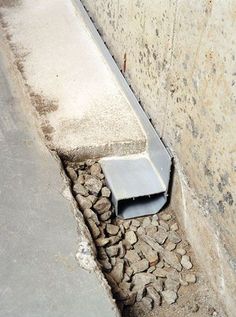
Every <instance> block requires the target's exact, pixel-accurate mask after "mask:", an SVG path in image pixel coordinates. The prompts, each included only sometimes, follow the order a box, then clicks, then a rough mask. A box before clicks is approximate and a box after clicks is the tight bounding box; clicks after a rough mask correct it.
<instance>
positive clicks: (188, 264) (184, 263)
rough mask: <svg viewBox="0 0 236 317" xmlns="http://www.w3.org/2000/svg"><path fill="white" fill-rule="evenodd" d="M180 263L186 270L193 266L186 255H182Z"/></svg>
mask: <svg viewBox="0 0 236 317" xmlns="http://www.w3.org/2000/svg"><path fill="white" fill-rule="evenodd" d="M180 263H181V264H182V266H183V267H184V268H185V269H186V270H190V269H191V268H192V267H193V265H192V263H191V261H190V257H189V256H188V255H183V256H182V259H181V262H180Z"/></svg>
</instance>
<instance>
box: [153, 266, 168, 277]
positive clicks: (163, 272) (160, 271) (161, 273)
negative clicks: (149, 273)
mask: <svg viewBox="0 0 236 317" xmlns="http://www.w3.org/2000/svg"><path fill="white" fill-rule="evenodd" d="M153 274H154V275H156V276H158V277H166V276H167V271H166V270H165V269H162V268H156V269H155V271H154V272H153Z"/></svg>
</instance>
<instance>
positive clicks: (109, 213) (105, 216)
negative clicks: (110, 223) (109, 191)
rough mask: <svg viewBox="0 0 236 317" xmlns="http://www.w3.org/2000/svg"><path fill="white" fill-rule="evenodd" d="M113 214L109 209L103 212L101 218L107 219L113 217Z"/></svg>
mask: <svg viewBox="0 0 236 317" xmlns="http://www.w3.org/2000/svg"><path fill="white" fill-rule="evenodd" d="M111 215H112V213H111V211H110V210H109V211H106V212H104V213H103V214H102V215H100V216H99V217H100V220H101V221H107V220H108V219H110V218H111Z"/></svg>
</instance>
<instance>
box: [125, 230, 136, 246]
mask: <svg viewBox="0 0 236 317" xmlns="http://www.w3.org/2000/svg"><path fill="white" fill-rule="evenodd" d="M125 240H127V241H128V242H129V243H130V244H135V243H136V242H137V240H138V239H137V236H136V234H135V233H134V231H127V232H126V234H125Z"/></svg>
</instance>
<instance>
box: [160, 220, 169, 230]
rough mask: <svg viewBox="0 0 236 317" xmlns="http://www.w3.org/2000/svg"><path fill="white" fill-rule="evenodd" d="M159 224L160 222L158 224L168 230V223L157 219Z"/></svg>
mask: <svg viewBox="0 0 236 317" xmlns="http://www.w3.org/2000/svg"><path fill="white" fill-rule="evenodd" d="M159 224H160V226H161V227H163V228H164V229H165V230H166V231H169V229H170V227H169V225H168V223H167V222H165V221H164V220H160V221H159Z"/></svg>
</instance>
